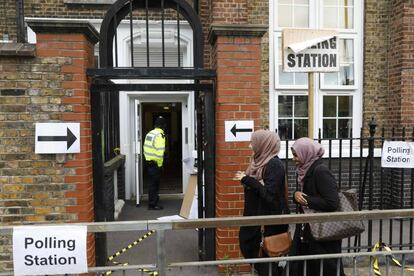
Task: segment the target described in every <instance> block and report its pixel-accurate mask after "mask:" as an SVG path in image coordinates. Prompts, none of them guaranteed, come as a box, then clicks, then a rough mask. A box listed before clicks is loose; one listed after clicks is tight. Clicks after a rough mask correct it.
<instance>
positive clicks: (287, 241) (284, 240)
mask: <svg viewBox="0 0 414 276" xmlns="http://www.w3.org/2000/svg"><path fill="white" fill-rule="evenodd" d="M287 198H288V185H287V178H285V204H286V206H288V199H287ZM261 232H262V241H261V242H260V251H259V252H260V253H259V254H260V255H262V253H265V254H266V255H267V256H269V257H280V256H283V255H287V254H288V253H289V250H290V246H291V245H292V237H291V236H290V232H289V229H288V230H287V231H286V232H284V233H280V234H276V235H271V236H267V237H265V236H264V226H263V225H262V226H261Z"/></svg>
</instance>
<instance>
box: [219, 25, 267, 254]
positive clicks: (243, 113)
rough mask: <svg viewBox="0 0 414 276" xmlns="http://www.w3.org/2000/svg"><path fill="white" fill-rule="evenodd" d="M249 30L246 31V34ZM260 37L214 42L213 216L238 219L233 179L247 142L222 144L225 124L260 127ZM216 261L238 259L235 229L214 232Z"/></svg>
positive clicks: (238, 190) (239, 194)
mask: <svg viewBox="0 0 414 276" xmlns="http://www.w3.org/2000/svg"><path fill="white" fill-rule="evenodd" d="M247 32H248V31H247V30H246V33H247ZM260 41H261V38H260V36H257V37H242V35H240V36H226V35H217V39H216V40H215V42H214V43H213V55H212V56H213V60H214V63H213V64H214V67H215V68H216V70H217V76H218V77H217V100H216V137H217V138H216V216H217V217H226V216H241V215H242V211H243V199H244V197H243V188H242V186H241V185H240V182H239V181H235V180H232V178H233V177H234V174H235V173H236V171H239V170H245V169H246V167H247V165H248V163H249V159H250V156H251V154H252V152H251V150H250V149H249V148H248V145H249V142H225V141H224V135H225V134H224V121H226V120H253V121H254V123H255V126H257V128H259V127H258V126H260V105H259V104H260V56H261V45H260ZM216 235H217V236H216V244H217V245H216V259H224V258H227V257H230V258H238V257H239V256H240V252H239V247H238V227H233V228H226V229H217V231H216Z"/></svg>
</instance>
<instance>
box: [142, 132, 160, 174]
mask: <svg viewBox="0 0 414 276" xmlns="http://www.w3.org/2000/svg"><path fill="white" fill-rule="evenodd" d="M164 152H165V135H164V131H163V130H162V129H161V128H154V129H153V130H151V131H150V132H148V134H147V135H146V136H145V141H144V156H145V160H146V161H155V162H157V165H158V167H162V163H163V161H164Z"/></svg>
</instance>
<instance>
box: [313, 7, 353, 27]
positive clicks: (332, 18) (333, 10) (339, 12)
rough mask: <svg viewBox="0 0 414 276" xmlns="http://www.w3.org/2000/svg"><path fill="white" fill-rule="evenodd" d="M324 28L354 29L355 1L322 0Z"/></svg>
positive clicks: (322, 25)
mask: <svg viewBox="0 0 414 276" xmlns="http://www.w3.org/2000/svg"><path fill="white" fill-rule="evenodd" d="M321 14H322V17H321V19H322V24H321V27H322V28H326V29H353V28H354V1H353V0H322V13H321Z"/></svg>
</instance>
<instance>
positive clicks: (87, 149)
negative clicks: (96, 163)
mask: <svg viewBox="0 0 414 276" xmlns="http://www.w3.org/2000/svg"><path fill="white" fill-rule="evenodd" d="M29 26H30V27H31V28H32V29H33V30H34V31H35V32H36V39H37V43H36V52H37V57H39V58H41V59H42V60H43V61H44V62H46V63H47V62H51V63H53V62H55V63H56V70H60V78H59V79H58V80H56V83H55V86H56V87H51V88H52V89H60V91H61V98H60V102H59V104H60V108H61V112H60V113H57V114H56V120H58V121H61V122H79V123H80V153H77V154H68V155H65V156H58V157H57V160H59V159H61V160H60V161H59V162H61V163H64V168H65V169H66V170H65V171H66V173H65V175H63V177H64V182H65V183H66V185H69V186H70V187H71V189H69V191H66V192H65V194H64V197H65V198H66V199H67V204H66V206H65V207H66V213H67V214H72V215H71V218H72V221H73V222H91V221H94V198H93V183H92V179H93V177H92V138H91V113H90V112H91V106H90V98H89V87H90V79H89V78H88V77H87V75H86V69H87V68H94V67H95V58H94V45H95V43H97V42H98V40H99V34H98V33H97V31H96V30H95V29H94V27H93V26H92V25H90V24H89V23H84V22H62V21H38V20H36V21H29ZM87 250H88V264H89V266H93V265H94V264H95V244H94V239H93V234H89V236H88V249H87Z"/></svg>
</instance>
